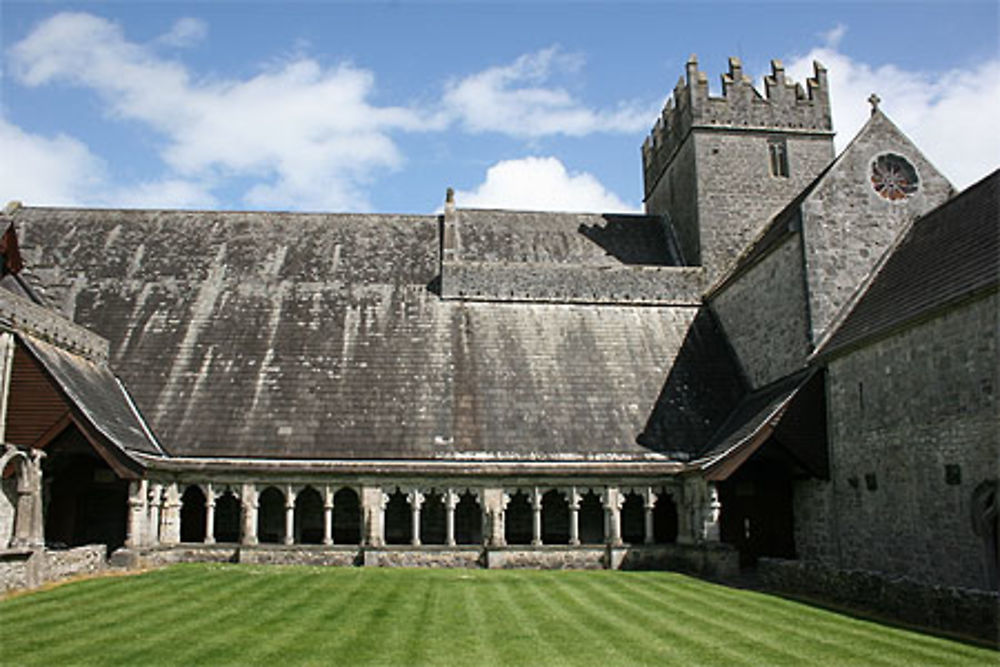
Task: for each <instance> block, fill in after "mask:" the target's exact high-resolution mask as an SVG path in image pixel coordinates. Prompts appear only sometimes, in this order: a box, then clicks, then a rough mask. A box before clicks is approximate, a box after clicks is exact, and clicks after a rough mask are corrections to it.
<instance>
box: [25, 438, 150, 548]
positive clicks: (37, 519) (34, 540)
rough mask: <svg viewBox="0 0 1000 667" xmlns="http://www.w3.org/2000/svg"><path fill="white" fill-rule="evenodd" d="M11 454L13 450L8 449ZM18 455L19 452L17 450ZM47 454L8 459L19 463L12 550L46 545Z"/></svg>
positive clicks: (31, 451)
mask: <svg viewBox="0 0 1000 667" xmlns="http://www.w3.org/2000/svg"><path fill="white" fill-rule="evenodd" d="M7 451H8V452H10V451H11V448H9V447H8V448H7ZM15 452H16V450H15ZM43 456H45V453H44V452H42V451H41V450H38V449H29V450H27V451H24V450H22V451H20V452H16V453H13V456H12V457H9V458H8V459H7V460H18V461H19V463H16V464H15V465H16V466H17V468H16V469H17V470H18V472H19V474H18V478H17V508H16V509H15V514H14V534H13V535H12V536H11V540H10V546H12V547H31V548H37V547H43V546H45V521H44V516H43V513H42V457H43ZM130 517H131V515H130Z"/></svg>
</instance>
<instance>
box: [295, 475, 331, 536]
mask: <svg viewBox="0 0 1000 667" xmlns="http://www.w3.org/2000/svg"><path fill="white" fill-rule="evenodd" d="M294 519H295V520H294V531H295V532H294V535H295V542H296V543H297V544H322V543H323V522H324V520H325V519H324V516H323V497H322V496H321V495H320V493H319V491H317V490H316V489H315V488H314V487H312V486H307V487H305V488H304V489H302V490H301V491H299V492H298V494H297V495H296V496H295V517H294Z"/></svg>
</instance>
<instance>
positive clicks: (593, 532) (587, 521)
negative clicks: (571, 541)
mask: <svg viewBox="0 0 1000 667" xmlns="http://www.w3.org/2000/svg"><path fill="white" fill-rule="evenodd" d="M577 521H578V522H579V529H580V542H581V543H582V544H604V507H603V506H602V505H601V497H600V496H599V495H597V494H596V493H594V492H593V491H587V493H585V494H583V497H582V498H581V499H580V515H579V517H578V518H577Z"/></svg>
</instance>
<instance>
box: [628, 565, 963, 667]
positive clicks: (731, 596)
mask: <svg viewBox="0 0 1000 667" xmlns="http://www.w3.org/2000/svg"><path fill="white" fill-rule="evenodd" d="M666 576H672V577H674V578H673V579H672V580H671V581H670V583H669V584H668V583H666V582H664V581H663V580H662V579H654V580H653V581H650V582H647V587H648V588H650V589H656V590H661V591H664V592H667V591H669V593H670V594H671V595H674V596H676V597H678V598H680V599H683V600H684V601H686V602H688V603H689V606H693V605H696V604H700V605H701V606H702V607H704V608H705V609H710V610H712V611H713V613H716V614H725V615H727V616H729V618H730V620H733V621H746V622H753V621H754V620H755V619H762V618H769V619H772V621H773V620H782V621H784V624H783V625H782V626H781V628H780V629H781V631H782V633H787V634H793V635H799V636H800V637H804V638H806V640H807V641H812V642H815V641H816V640H817V638H819V637H828V636H830V635H831V633H832V634H833V636H836V637H838V639H837V640H836V641H835V642H834V643H833V645H835V646H836V647H837V648H836V651H837V652H838V653H850V654H851V655H852V656H856V657H857V658H858V659H859V660H860V661H861V662H863V663H865V664H875V663H878V664H898V663H896V662H895V660H897V659H898V658H899V657H900V652H901V651H902V652H903V653H905V654H906V656H907V657H908V658H909V659H911V660H915V661H916V662H918V663H920V664H930V663H935V664H940V663H941V661H946V662H950V661H951V660H953V659H954V655H953V654H950V653H949V652H948V651H942V650H941V649H940V646H939V645H938V644H937V643H936V642H938V641H939V640H937V639H936V638H933V637H930V636H927V635H920V634H918V633H913V638H914V639H919V640H920V641H903V642H902V647H901V646H900V643H899V641H897V640H896V639H895V638H893V637H891V635H892V634H893V633H903V634H902V635H901V638H904V639H908V638H907V636H906V633H905V631H900V630H896V629H891V628H886V627H885V626H880V625H873V624H871V623H868V622H866V621H861V620H858V619H853V618H850V617H845V616H841V615H834V614H833V613H832V612H827V611H825V610H822V609H815V608H812V607H808V606H805V605H795V606H794V608H792V607H787V606H783V605H782V604H781V603H784V602H787V601H785V600H783V599H781V598H776V597H774V596H766V595H763V594H760V593H755V592H752V591H737V590H735V589H729V588H726V587H723V586H718V585H714V584H709V583H706V582H703V581H699V580H697V579H693V578H690V577H684V576H682V575H666ZM793 604H794V603H793ZM783 636H784V635H783ZM858 640H860V641H862V642H863V643H864V644H865V650H864V651H859V650H856V649H852V648H850V647H853V646H855V645H856V642H857V641H858ZM873 649H888V655H886V654H885V651H883V650H873ZM845 658H846V656H844V658H842V659H845Z"/></svg>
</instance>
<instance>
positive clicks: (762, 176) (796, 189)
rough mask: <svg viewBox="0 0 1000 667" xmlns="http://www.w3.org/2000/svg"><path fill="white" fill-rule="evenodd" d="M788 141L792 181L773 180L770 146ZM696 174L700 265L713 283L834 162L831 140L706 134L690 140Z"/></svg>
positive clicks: (780, 178) (717, 132)
mask: <svg viewBox="0 0 1000 667" xmlns="http://www.w3.org/2000/svg"><path fill="white" fill-rule="evenodd" d="M774 136H783V137H785V139H786V148H787V151H788V171H789V174H788V177H787V178H786V177H779V176H772V175H771V173H770V161H769V152H768V141H769V140H770V139H771V138H772V137H774ZM692 137H693V138H694V141H695V159H696V161H697V173H698V201H699V211H698V224H699V234H700V239H701V261H702V265H703V266H704V267H705V270H706V273H707V276H706V278H707V281H708V284H712V283H714V282H715V281H716V280H718V279H719V278H720V277H721V276H722V275H723V273H724V271H725V270H726V269H727V268H728V267H729V266H730V265H731V264H732V263H733V262H734V261H735V260H736V258H737V257H738V256H739V254H740V253H741V252H743V251H744V250H745V249H746V248H747V247H748V246H749V245H750V244H751V243H752V242H753V240H754V239H755V238H756V237H757V235H758V234H760V232H761V231H762V230H763V229H764V226H765V225H766V224H767V222H768V221H769V220H770V219H771V218H772V217H774V215H775V214H777V213H779V212H780V211H781V210H782V209H783V208H784V207H785V206H786V205H787V204H788V203H789V202H790V201H792V200H793V199H794V198H795V197H796V196H797V195H798V194H799V193H800V192H801V191H802V190H803V189H804V188H805V187H806V186H807V185H809V184H810V183H811V182H812V181H813V179H814V178H816V176H817V174H819V173H820V172H821V171H822V170H823V169H825V168H826V166H827V165H828V164H830V161H831V160H832V159H833V142H832V141H831V140H830V137H828V136H811V135H796V134H787V135H786V134H782V133H780V132H778V133H776V134H768V133H755V132H738V131H713V132H707V131H702V132H700V133H698V134H692Z"/></svg>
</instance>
